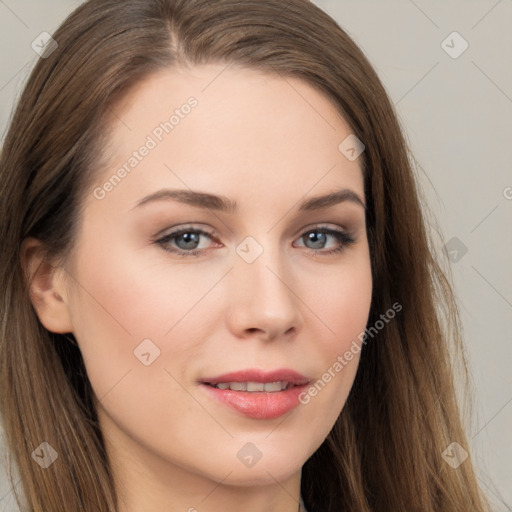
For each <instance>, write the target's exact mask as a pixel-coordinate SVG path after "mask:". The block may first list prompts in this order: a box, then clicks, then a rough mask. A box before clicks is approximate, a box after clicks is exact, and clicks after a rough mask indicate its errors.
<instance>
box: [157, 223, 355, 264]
mask: <svg viewBox="0 0 512 512" xmlns="http://www.w3.org/2000/svg"><path fill="white" fill-rule="evenodd" d="M184 233H195V234H199V235H204V236H207V237H209V238H210V239H211V238H213V234H212V233H209V232H207V231H204V230H202V229H198V228H182V229H179V230H177V231H173V232H172V233H169V234H168V235H165V236H163V237H162V238H160V239H158V240H155V242H154V243H155V244H157V245H159V246H160V247H161V248H162V249H163V250H164V251H166V252H169V253H172V254H176V255H178V256H180V257H184V258H186V257H188V256H198V255H200V254H201V253H202V252H204V251H206V250H207V249H196V250H191V251H184V250H183V249H179V250H177V249H170V248H169V245H168V243H169V241H170V240H173V239H174V238H177V237H178V236H180V235H182V234H184ZM309 233H322V234H325V235H332V236H334V237H335V238H336V239H337V240H338V242H341V245H340V246H339V247H337V248H335V249H330V250H328V251H324V250H322V249H311V251H313V252H314V254H315V255H316V254H318V253H320V254H321V255H323V256H329V255H331V254H335V253H340V252H342V251H344V250H345V249H346V248H347V247H348V246H350V245H352V244H353V243H354V242H355V240H354V238H353V237H352V236H351V235H349V234H348V233H345V232H343V231H338V230H337V229H332V228H328V227H327V226H317V227H315V228H313V229H309V230H308V231H305V232H304V233H302V235H301V236H300V237H299V238H303V237H304V236H305V235H307V234H309Z"/></svg>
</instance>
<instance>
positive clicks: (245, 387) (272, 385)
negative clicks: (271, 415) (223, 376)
mask: <svg viewBox="0 0 512 512" xmlns="http://www.w3.org/2000/svg"><path fill="white" fill-rule="evenodd" d="M214 387H216V388H219V389H231V390H232V391H248V392H250V393H252V392H267V393H275V392H277V391H284V390H285V389H287V388H288V381H285V380H283V381H278V382H265V383H263V382H219V383H218V384H216V385H215V386H214Z"/></svg>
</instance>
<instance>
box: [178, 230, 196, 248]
mask: <svg viewBox="0 0 512 512" xmlns="http://www.w3.org/2000/svg"><path fill="white" fill-rule="evenodd" d="M199 237H200V234H199V233H192V232H187V233H182V234H180V235H177V236H176V245H178V246H179V247H180V249H195V248H196V247H197V244H198V243H199ZM181 239H184V240H185V245H183V244H180V243H179V241H180V240H181ZM190 244H191V245H190Z"/></svg>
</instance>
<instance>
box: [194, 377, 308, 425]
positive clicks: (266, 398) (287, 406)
mask: <svg viewBox="0 0 512 512" xmlns="http://www.w3.org/2000/svg"><path fill="white" fill-rule="evenodd" d="M201 386H202V387H203V388H205V389H206V391H207V392H208V393H210V394H211V396H213V397H214V398H216V399H217V400H219V401H220V402H222V403H224V404H226V405H227V406H229V407H231V408H232V409H235V410H236V411H238V412H240V413H242V414H244V415H245V416H248V417H250V418H255V419H259V420H270V419H273V418H278V417H279V416H282V415H283V414H286V413H287V412H289V411H291V410H292V409H294V408H295V407H297V405H299V403H300V402H299V395H300V394H301V393H302V392H303V391H304V390H305V389H306V388H307V384H305V385H303V386H294V387H293V388H290V389H286V390H284V391H274V392H271V393H265V392H264V391H233V390H231V389H219V388H216V387H213V386H210V385H208V384H201Z"/></svg>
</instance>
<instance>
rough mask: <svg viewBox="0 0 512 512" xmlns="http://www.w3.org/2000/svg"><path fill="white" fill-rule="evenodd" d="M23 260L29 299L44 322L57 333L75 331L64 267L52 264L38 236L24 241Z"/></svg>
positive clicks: (22, 248) (22, 247) (45, 325)
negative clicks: (67, 296) (68, 302)
mask: <svg viewBox="0 0 512 512" xmlns="http://www.w3.org/2000/svg"><path fill="white" fill-rule="evenodd" d="M21 263H22V266H23V269H24V272H25V275H26V276H27V279H28V283H29V291H30V300H31V302H32V304H33V306H34V309H35V310H36V313H37V316H38V317H39V320H40V321H41V323H42V324H43V325H44V327H46V329H48V330H49V331H52V332H55V333H68V332H72V331H73V325H72V322H71V316H70V312H69V309H68V305H67V303H66V289H65V281H64V275H63V272H64V271H63V269H62V268H58V267H54V266H53V265H51V263H50V262H49V261H48V260H47V259H46V258H45V250H44V248H43V245H42V243H41V242H40V241H39V240H37V239H35V238H27V239H25V240H24V241H23V243H22V246H21Z"/></svg>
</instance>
